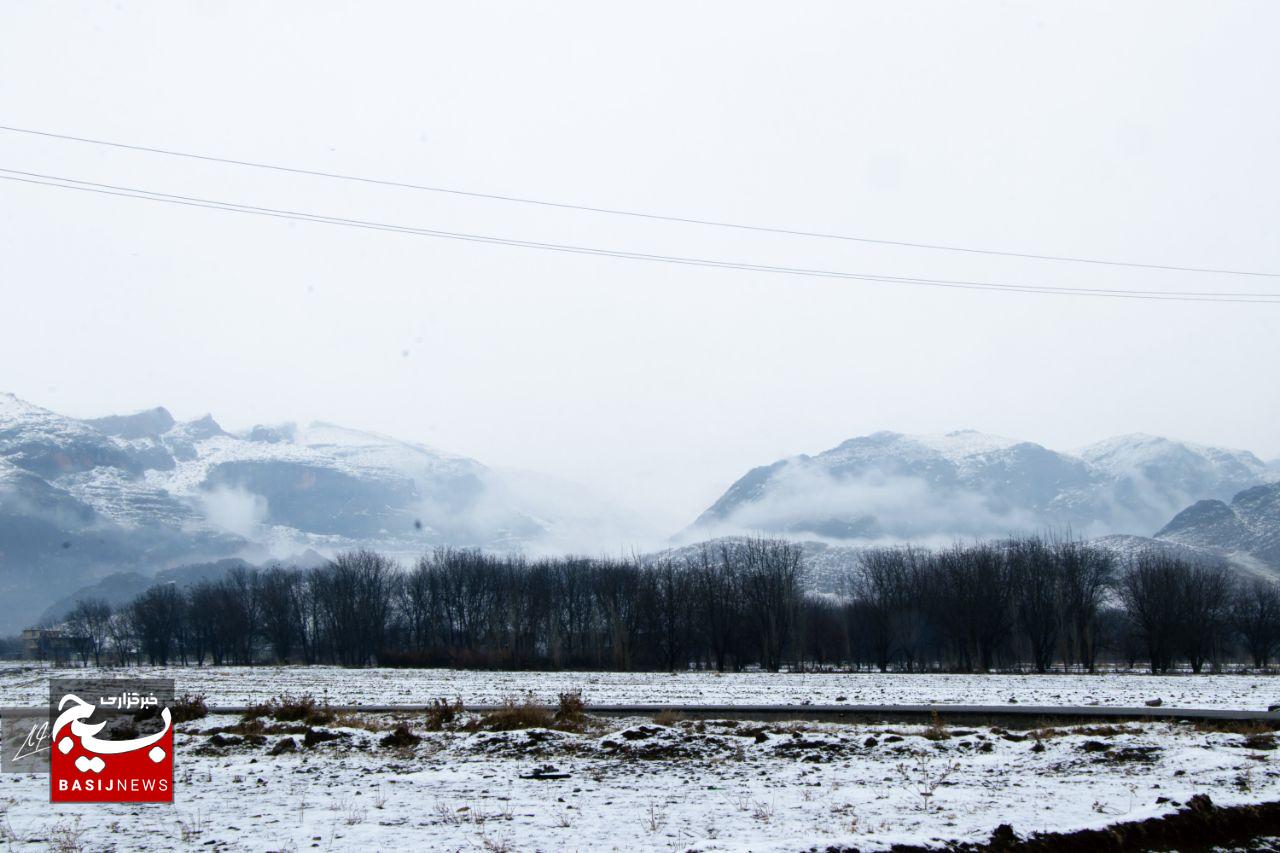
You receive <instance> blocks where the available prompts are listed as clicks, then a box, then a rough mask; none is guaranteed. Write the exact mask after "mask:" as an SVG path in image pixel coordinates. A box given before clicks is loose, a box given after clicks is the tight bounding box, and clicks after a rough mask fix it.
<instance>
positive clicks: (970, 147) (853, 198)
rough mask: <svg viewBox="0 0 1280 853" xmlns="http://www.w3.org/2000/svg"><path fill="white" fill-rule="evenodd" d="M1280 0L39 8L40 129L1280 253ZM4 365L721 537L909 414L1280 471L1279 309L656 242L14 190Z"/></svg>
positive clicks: (677, 198) (778, 206) (1268, 283)
mask: <svg viewBox="0 0 1280 853" xmlns="http://www.w3.org/2000/svg"><path fill="white" fill-rule="evenodd" d="M1277 32H1280V4H1276V3H1271V2H1256V3H1232V2H1219V3H1212V4H1210V3H1195V4H1190V3H1185V4H1184V3H1169V2H1163V0H1162V2H1152V3H1125V4H1114V3H1110V2H1107V3H1070V4H1067V3H1059V4H1049V3H995V2H990V3H957V2H945V3H910V4H906V3H894V2H880V3H847V2H838V3H817V2H815V3H805V4H792V3H781V2H777V3H770V4H762V3H746V2H741V0H732V2H730V1H729V0H725V2H719V3H690V2H670V3H661V2H645V3H631V4H618V3H608V4H606V3H598V2H581V3H570V2H557V3H538V4H534V3H516V2H510V3H401V4H391V3H354V2H352V3H316V2H305V3H303V2H298V3H272V4H248V3H241V4H209V3H182V2H174V0H165V2H156V3H150V4H146V3H135V2H119V3H113V4H103V3H98V2H94V3H85V4H73V3H59V2H50V3H39V4H25V3H12V2H11V3H5V4H3V6H0V124H5V125H16V126H20V127H30V128H39V129H45V130H52V131H56V132H62V133H70V134H76V135H81V136H92V137H99V138H106V139H112V140H119V141H123V142H133V143H139V144H144V145H151V146H158V147H167V148H175V149H181V150H189V151H195V152H203V153H208V154H213V155H218V156H223V157H233V158H242V159H251V160H260V161H267V162H276V163H282V164H287V165H293V166H298V167H303V168H312V169H322V170H332V171H340V172H347V173H355V174H361V175H370V176H375V177H385V178H389V179H392V180H400V181H410V182H415V183H424V184H435V185H443V186H453V187H458V188H463V189H471V190H476V191H481V192H490V193H507V194H515V195H526V196H535V197H545V198H549V199H557V200H565V201H570V202H577V203H583V204H590V205H602V206H610V207H621V208H632V209H639V210H647V211H657V212H668V213H674V214H677V215H683V216H693V217H705V218H711V219H724V220H734V221H742V222H750V223H761V224H770V225H781V226H786V227H792V228H800V229H813V230H821V231H831V232H840V233H848V234H857V235H867V236H874V237H883V238H889V239H902V240H915V241H925V242H939V243H953V244H962V245H972V246H979V247H992V248H1000V249H1010V250H1015V251H1024V252H1037V253H1041V252H1043V253H1053V254H1071V255H1085V256H1096V257H1104V258H1119V259H1133V260H1139V261H1148V262H1155V263H1166V264H1178V265H1203V266H1212V267H1233V268H1242V269H1254V270H1267V271H1272V272H1280V239H1277V232H1276V224H1277V222H1280V157H1278V156H1277V152H1280V110H1277V109H1276V105H1275V103H1276V102H1275V97H1276V84H1277V82H1278V81H1280V51H1277V50H1276V43H1275V35H1276V33H1277ZM0 168H8V169H18V170H24V171H31V172H44V173H51V174H58V175H65V176H68V177H73V178H80V179H84V180H91V181H100V182H104V183H115V184H124V185H130V186H139V187H144V188H147V189H155V190H160V191H165V192H171V193H180V194H186V195H195V196H207V197H214V198H219V199H227V200H233V201H239V202H244V203H251V204H259V205H264V206H272V207H286V208H292V209H302V210H308V211H315V212H320V213H326V214H332V215H338V216H346V217H353V218H367V219H376V220H381V221H389V222H396V223H401V224H406V225H414V226H422V227H430V228H441V229H449V230H458V231H473V232H479V233H484V234H493V235H500V236H510V237H516V238H521V239H534V240H547V241H554V242H569V243H584V244H590V245H597V246H606V247H610V248H620V249H627V250H635V251H642V252H666V253H672V254H687V255H697V256H701V257H713V258H732V259H737V260H744V261H749V262H753V263H762V264H780V265H795V266H808V267H826V268H835V269H845V270H856V271H867V272H875V273H888V274H896V275H910V276H935V277H936V276H944V277H949V278H975V279H988V280H996V281H1017V282H1027V283H1035V284H1063V285H1070V286H1079V287H1086V286H1103V287H1131V288H1151V289H1188V290H1213V291H1258V292H1280V279H1275V278H1271V279H1267V278H1232V277H1223V276H1213V275H1188V274H1181V273H1169V272H1164V273H1162V272H1152V271H1143V270H1133V269H1119V268H1106V267H1093V266H1086V265H1074V264H1061V263H1043V262H1027V261H1014V260H1010V259H993V258H984V257H975V256H966V255H958V254H951V253H942V252H927V251H919V250H907V249H896V250H890V249H885V248H875V247H870V246H866V245H859V244H855V243H833V242H827V241H820V240H810V239H800V238H785V237H766V236H763V235H759V234H743V233H735V232H728V231H722V230H719V229H712V228H700V227H695V226H678V225H670V224H667V225H657V224H653V223H643V222H638V221H635V220H628V219H625V218H615V217H607V216H598V215H591V214H581V213H579V214H569V213H557V212H554V211H549V210H547V209H542V208H528V207H521V206H517V205H509V204H503V203H499V202H492V201H475V200H464V199H459V198H456V197H449V196H439V195H434V194H430V193H420V192H410V191H405V190H398V189H385V188H376V187H369V186H362V185H358V184H350V183H343V182H336V181H328V180H323V179H317V178H304V177H299V176H287V175H279V174H272V173H268V172H261V171H257V170H252V169H242V168H236V167H231V166H220V165H214V164H204V163H197V162H193V161H186V160H176V159H171V158H164V157H157V156H155V155H147V154H137V153H128V152H121V151H115V150H110V149H102V148H97V147H94V146H86V145H82V144H78V143H73V142H52V141H49V140H40V139H33V138H29V137H23V136H19V135H14V134H9V133H0ZM0 289H2V294H0V296H2V298H0V312H2V314H3V325H2V326H0V389H6V390H12V391H13V392H15V393H17V394H18V395H19V396H21V397H24V398H27V399H29V400H31V401H33V402H35V403H38V404H41V405H44V406H47V407H49V408H53V409H55V410H58V411H63V412H67V413H70V414H77V415H98V414H104V413H108V412H120V411H128V410H134V409H139V408H143V407H149V406H154V405H158V404H162V405H165V406H167V407H168V408H169V409H170V410H171V411H173V412H174V414H175V415H176V416H179V417H186V416H194V415H199V414H203V413H204V412H206V411H209V412H212V413H213V414H214V416H215V417H217V418H218V419H219V420H220V421H221V422H222V423H223V424H224V425H227V426H229V427H238V426H248V425H251V424H253V423H257V422H278V421H284V420H298V421H307V420H310V419H313V418H318V419H324V420H329V421H334V422H338V423H341V424H344V425H349V426H353V427H358V428H365V429H370V430H375V431H380V432H385V433H390V434H393V435H396V436H399V437H402V438H407V439H414V440H418V441H423V442H426V443H429V444H432V445H435V446H438V447H441V448H444V449H447V450H451V451H455V452H458V453H463V454H467V455H470V456H474V457H476V458H478V459H480V460H481V461H483V462H486V463H488V464H491V465H497V466H515V467H520V468H526V469H533V470H538V471H543V472H548V473H553V474H556V475H559V476H561V477H564V478H568V479H571V480H576V481H580V482H583V483H586V484H587V485H590V486H594V487H597V488H599V489H601V490H603V491H604V492H607V493H608V494H610V495H613V496H615V497H617V498H619V499H620V500H622V501H623V502H624V503H627V504H630V505H632V506H635V507H637V508H639V509H641V510H644V511H645V512H647V513H651V514H653V516H654V517H655V518H656V519H658V520H659V522H660V523H662V524H667V525H669V526H681V525H683V524H685V523H687V522H688V521H690V520H692V518H693V517H694V516H695V515H696V514H697V513H698V512H699V511H700V510H702V509H703V508H704V507H705V506H706V505H707V504H709V503H710V502H711V501H712V500H713V499H714V498H715V497H716V496H717V495H718V494H719V493H720V492H721V491H722V490H723V489H724V488H725V487H726V486H727V485H728V484H729V483H730V482H731V481H732V480H733V479H735V478H736V477H737V476H739V475H740V474H741V473H743V472H744V471H745V470H746V469H747V468H749V467H751V466H754V465H757V464H763V463H767V462H769V461H772V460H774V459H776V458H779V457H782V456H786V455H790V454H794V453H798V452H814V451H818V450H821V449H824V448H826V447H829V446H832V445H834V444H836V443H838V442H840V441H841V440H843V439H845V438H848V437H851V436H854V435H858V434H862V433H866V432H870V431H874V430H879V429H893V430H900V431H907V432H916V431H930V432H936V431H948V430H952V429H956V428H963V427H967V428H975V429H980V430H986V431H991V432H997V433H1002V434H1006V435H1013V436H1018V437H1023V438H1028V439H1032V440H1036V441H1040V442H1042V443H1044V444H1047V445H1048V446H1050V447H1054V448H1058V449H1069V448H1072V447H1074V446H1077V445H1080V444H1084V443H1088V442H1090V441H1094V440H1097V439H1100V438H1103V437H1105V436H1108V435H1112V434H1116V433H1122V432H1131V431H1145V432H1152V433H1159V434H1165V435H1170V436H1174V437H1180V438H1184V439H1189V440H1195V441H1202V442H1209V443H1218V444H1224V445H1229V446H1235V447H1243V448H1247V449H1250V450H1253V451H1255V452H1257V453H1259V454H1260V455H1262V456H1264V457H1275V456H1280V430H1277V428H1276V424H1277V423H1278V422H1280V392H1278V390H1277V388H1278V387H1280V383H1277V381H1276V365H1277V364H1280V306H1272V305H1219V304H1179V303H1160V302H1148V301H1126V300H1099V299H1082V298H1075V297H1068V298H1064V297H1053V296H1040V295H1021V294H990V293H975V292H965V291H958V292H957V291H947V290H937V289H927V288H914V287H901V286H894V285H884V284H869V283H859V282H848V281H828V280H815V279H804V278H788V277H781V276H770V275H765V274H758V273H745V272H734V271H724V270H710V269H703V268H687V267H675V266H659V265H650V264H644V263H639V262H631V261H624V260H615V259H608V258H587V257H581V256H571V255H560V254H552V253H543V252H535V251H528V250H521V249H515V248H504V247H495V246H485V245H476V244H468V243H456V242H450V241H442V240H433V239H428V238H423V237H410V236H403V235H395V234H387V233H378V232H368V231H361V230H355V229H344V228H335V227H332V226H325V225H318V224H299V223H289V222H285V221H277V220H268V219H261V218H257V217H248V216H241V215H237V214H229V213H222V212H216V211H205V210H194V209H187V208H177V207H170V206H166V205H158V204H152V203H149V202H141V201H132V200H125V199H118V198H108V197H103V196H90V195H84V194H80V193H73V192H69V191H65V190H58V189H48V188H43V187H32V186H23V185H19V184H12V183H9V182H0Z"/></svg>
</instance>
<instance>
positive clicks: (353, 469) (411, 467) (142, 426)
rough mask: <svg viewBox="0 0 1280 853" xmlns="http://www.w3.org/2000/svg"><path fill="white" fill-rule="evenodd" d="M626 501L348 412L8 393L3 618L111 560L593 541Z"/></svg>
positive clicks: (1, 545)
mask: <svg viewBox="0 0 1280 853" xmlns="http://www.w3.org/2000/svg"><path fill="white" fill-rule="evenodd" d="M619 515H620V514H619V513H617V512H615V511H613V510H612V509H611V508H610V507H608V506H607V505H605V504H603V503H602V502H601V501H599V499H598V498H595V497H594V496H593V495H590V494H588V493H587V492H586V490H584V489H582V488H580V487H576V486H574V485H573V484H569V483H564V482H563V481H558V480H554V479H552V478H547V477H541V476H540V475H536V474H529V473H524V472H505V471H495V470H494V469H491V468H488V467H486V466H485V465H483V464H481V463H480V462H477V461H476V460H474V459H469V458H466V457H463V456H457V455H454V454H449V453H445V452H442V451H439V450H435V449H433V448H430V447H427V446H425V445H421V444H415V443H412V442H406V441H399V440H397V439H393V438H389V437H386V436H380V435H374V434H371V433H365V432H359V431H356V430H350V429H345V428H342V427H339V426H335V425H333V424H326V423H314V424H311V425H309V426H305V427H303V426H298V425H294V424H284V425H277V426H257V427H254V428H252V429H250V430H247V431H245V432H243V433H239V434H232V433H230V432H227V431H226V430H224V429H222V427H221V426H219V425H218V423H217V422H216V421H215V420H214V419H213V418H212V417H210V416H205V417H202V418H198V419H196V420H191V421H186V422H177V421H175V420H174V418H173V417H172V416H171V415H170V414H169V412H168V411H166V410H165V409H163V408H155V409H150V410H147V411H144V412H139V413H136V414H131V415H116V416H108V417H102V418H95V419H86V420H79V419H75V418H69V417H65V416H63V415H59V414H57V413H55V412H51V411H49V410H47V409H43V408H40V407H39V406H35V405H32V404H30V403H28V402H26V401H23V400H21V399H19V398H17V397H15V396H13V395H12V394H4V393H0V594H3V595H4V597H5V600H6V601H7V602H8V604H9V606H7V607H6V608H5V609H4V611H3V613H0V631H11V630H14V629H16V628H18V627H22V626H23V625H25V624H29V623H30V622H34V621H35V619H36V618H37V617H38V616H39V615H40V613H41V612H42V611H43V610H44V609H45V608H46V607H47V606H48V605H49V604H50V603H52V602H55V601H57V600H58V599H60V598H62V597H63V596H65V595H67V594H69V593H71V592H73V591H75V590H77V589H79V588H81V587H84V586H85V585H86V584H92V583H94V582H95V581H96V580H98V579H100V578H102V577H104V576H106V575H110V574H121V573H123V574H125V575H127V574H128V573H137V574H139V575H141V576H142V577H143V578H150V577H151V576H152V575H153V574H154V573H155V572H156V571H158V570H162V569H168V568H172V567H175V566H183V565H188V564H200V563H213V562H215V561H218V560H222V559H226V558H238V559H244V560H248V561H250V562H254V563H261V562H265V561H268V560H271V559H290V558H292V557H295V556H296V555H299V554H301V553H303V552H306V551H308V550H312V551H315V552H318V553H322V554H332V553H334V552H336V551H338V550H343V549H346V548H352V547H361V546H368V547H375V548H378V549H380V550H382V551H384V552H387V553H390V554H392V555H394V556H397V557H400V558H403V559H412V558H413V557H416V556H417V555H419V554H421V553H423V551H424V550H427V549H429V548H431V547H433V546H436V545H458V546H474V547H481V548H489V549H497V550H512V549H521V550H530V551H534V552H537V551H540V550H552V549H554V550H560V549H574V548H584V547H587V545H586V544H585V543H586V542H588V541H596V540H594V539H583V538H582V537H584V536H589V537H594V536H596V535H598V534H600V533H602V532H603V533H606V534H613V535H616V536H618V537H619V541H625V536H626V535H627V534H628V531H626V530H625V529H624V528H625V524H623V523H622V522H620V521H619V520H618V518H619ZM139 582H140V581H139ZM139 582H134V583H135V585H136V583H139ZM124 585H125V586H128V585H129V582H124Z"/></svg>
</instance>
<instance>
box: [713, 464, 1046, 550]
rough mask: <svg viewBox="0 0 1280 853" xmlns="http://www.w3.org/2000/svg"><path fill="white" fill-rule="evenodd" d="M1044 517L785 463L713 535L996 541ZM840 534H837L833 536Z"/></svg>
mask: <svg viewBox="0 0 1280 853" xmlns="http://www.w3.org/2000/svg"><path fill="white" fill-rule="evenodd" d="M1045 521H1046V520H1045V519H1044V518H1041V517H1039V516H1038V515H1037V514H1035V513H1033V512H1030V511H1027V510H1025V509H1021V508H1016V507H1015V508H1007V507H1002V506H1000V505H999V502H998V501H997V499H996V498H994V497H993V496H988V495H984V494H982V493H980V492H976V491H973V490H967V489H960V488H955V487H948V486H938V485H936V484H934V483H930V482H929V481H927V480H925V479H924V478H922V477H913V476H906V475H902V474H894V473H885V472H877V471H871V472H864V473H859V474H857V475H853V476H838V475H834V474H832V473H831V472H829V471H827V470H825V469H822V468H819V467H816V466H813V465H809V464H805V463H804V462H803V461H791V462H788V463H787V464H785V465H783V466H782V467H781V468H779V469H778V470H777V471H776V472H775V473H774V474H773V475H772V476H771V477H770V479H769V483H768V486H767V489H766V492H765V494H764V495H763V496H762V497H761V498H760V499H758V500H755V501H752V502H750V503H747V504H744V505H742V506H740V507H738V508H736V509H735V510H734V511H733V512H732V513H731V514H730V515H729V517H728V518H726V519H724V521H723V522H722V523H721V524H718V525H715V527H716V529H717V532H720V533H722V534H723V533H730V532H733V531H739V532H752V531H763V532H770V533H795V534H807V536H809V537H813V536H814V534H817V538H820V539H824V540H828V541H838V540H842V539H843V540H846V541H847V540H851V539H853V540H859V541H877V542H894V541H916V542H919V541H922V540H925V539H929V540H933V541H938V540H939V539H947V538H960V537H975V538H997V537H1002V536H1007V535H1010V534H1013V533H1019V532H1027V531H1033V530H1036V529H1038V528H1041V527H1043V526H1044V524H1045ZM839 531H843V532H839Z"/></svg>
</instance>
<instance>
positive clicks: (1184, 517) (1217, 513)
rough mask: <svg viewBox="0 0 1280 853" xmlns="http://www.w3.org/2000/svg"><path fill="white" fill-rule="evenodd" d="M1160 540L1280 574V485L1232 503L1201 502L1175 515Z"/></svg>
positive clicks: (1245, 493) (1243, 493)
mask: <svg viewBox="0 0 1280 853" xmlns="http://www.w3.org/2000/svg"><path fill="white" fill-rule="evenodd" d="M1156 537H1157V538H1159V539H1162V540H1165V541H1169V542H1177V543H1179V544H1182V545H1187V546H1190V547H1194V548H1201V549H1205V550H1209V551H1214V552H1217V553H1220V554H1223V555H1226V556H1231V557H1234V558H1236V559H1252V560H1256V561H1258V562H1260V563H1262V564H1265V565H1266V566H1269V567H1270V568H1271V569H1272V570H1274V571H1276V572H1280V483H1269V484H1267V485H1263V486H1254V487H1253V488H1249V489H1245V490H1244V491H1241V492H1239V493H1237V494H1236V495H1235V496H1234V497H1232V498H1231V501H1230V502H1229V503H1228V502H1226V501H1222V500H1216V499H1210V500H1202V501H1197V502H1196V503H1194V504H1192V505H1191V506H1189V507H1187V508H1186V509H1184V510H1183V511H1182V512H1180V513H1178V514H1177V515H1176V516H1174V518H1173V520H1172V521H1170V522H1169V523H1168V524H1166V525H1165V526H1164V527H1163V528H1161V530H1160V531H1159V532H1158V533H1157V534H1156Z"/></svg>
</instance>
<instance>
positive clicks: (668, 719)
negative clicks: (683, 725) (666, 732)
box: [653, 708, 705, 728]
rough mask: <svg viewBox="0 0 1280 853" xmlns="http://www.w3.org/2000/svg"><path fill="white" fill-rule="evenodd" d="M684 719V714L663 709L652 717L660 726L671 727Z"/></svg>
mask: <svg viewBox="0 0 1280 853" xmlns="http://www.w3.org/2000/svg"><path fill="white" fill-rule="evenodd" d="M684 718H685V717H684V714H682V713H680V712H679V711H673V710H671V709H670V708H665V709H663V710H662V711H659V712H658V713H657V714H655V715H654V718H653V721H654V722H655V723H657V724H658V725H660V726H667V727H671V726H674V725H676V724H677V723H679V722H680V721H681V720H683V719H684ZM704 728H705V726H704Z"/></svg>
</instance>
